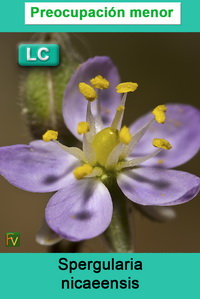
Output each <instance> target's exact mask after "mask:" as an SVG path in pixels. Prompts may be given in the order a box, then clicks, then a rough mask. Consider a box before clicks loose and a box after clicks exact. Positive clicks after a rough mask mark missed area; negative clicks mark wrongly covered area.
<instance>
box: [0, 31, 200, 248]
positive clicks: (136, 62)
mask: <svg viewBox="0 0 200 299" xmlns="http://www.w3.org/2000/svg"><path fill="white" fill-rule="evenodd" d="M31 36H32V34H31V33H30V34H29V33H1V34H0V44H1V47H0V65H1V68H0V95H1V100H0V128H1V129H0V133H1V144H0V145H1V146H4V145H11V144H17V143H28V142H29V141H30V140H31V139H32V138H31V136H30V134H29V132H28V129H27V128H26V126H25V122H24V120H23V117H22V116H21V108H20V105H19V102H20V99H19V83H20V76H21V71H22V67H20V66H18V64H17V46H18V44H19V43H22V42H29V39H30V37H31ZM69 36H71V38H72V41H73V42H74V44H75V45H76V48H77V49H78V51H79V52H80V53H81V54H82V55H83V56H84V57H85V58H86V59H87V58H89V57H91V56H95V55H108V56H110V57H111V58H112V60H113V62H114V63H115V64H116V65H117V67H118V68H119V71H120V74H121V78H122V81H134V82H137V83H138V84H139V88H138V91H137V93H135V94H133V95H130V96H129V97H128V103H127V109H126V114H125V121H126V124H127V125H128V124H130V123H131V122H132V121H133V120H134V119H136V118H137V117H139V116H140V115H143V114H144V113H146V112H148V111H149V110H152V108H154V107H155V106H156V105H158V104H163V103H187V104H191V105H194V106H196V107H198V108H200V80H199V79H200V58H199V53H200V34H199V33H80V34H69ZM199 162H200V155H199V154H198V155H197V156H196V157H195V158H193V159H192V160H191V161H190V162H188V163H186V164H185V165H183V166H182V167H179V169H181V170H184V171H188V172H191V173H193V174H196V175H198V176H200V168H199ZM0 190H1V201H0V252H46V251H47V250H48V248H47V247H44V246H40V245H38V244H36V242H35V234H36V232H37V230H38V229H39V227H40V224H41V222H42V220H43V213H44V208H45V205H46V203H47V201H48V199H49V197H50V194H33V193H28V192H25V191H22V190H20V189H18V188H15V187H13V186H11V185H10V184H9V183H8V182H6V181H5V180H4V179H3V178H1V179H0ZM175 210H176V212H177V219H176V220H173V221H171V222H167V223H157V222H153V221H151V220H149V219H147V218H146V217H144V216H143V215H142V214H141V213H139V212H138V211H136V212H135V213H134V215H133V216H134V243H135V251H136V252H200V234H199V230H200V216H199V215H200V196H197V197H196V198H195V199H194V200H192V201H191V202H189V203H186V204H184V205H180V206H176V207H175ZM12 231H14V232H20V233H21V246H20V247H19V248H11V247H9V248H7V247H5V241H4V239H5V233H6V232H12ZM79 251H80V252H106V248H105V247H104V243H103V242H102V240H101V238H100V237H98V238H95V239H93V240H88V241H85V242H84V243H83V245H82V246H81V248H80V249H79Z"/></svg>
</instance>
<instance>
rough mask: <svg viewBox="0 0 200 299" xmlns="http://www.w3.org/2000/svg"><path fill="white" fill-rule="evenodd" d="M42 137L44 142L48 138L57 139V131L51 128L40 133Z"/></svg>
mask: <svg viewBox="0 0 200 299" xmlns="http://www.w3.org/2000/svg"><path fill="white" fill-rule="evenodd" d="M42 139H43V140H44V141H46V142H48V141H50V140H56V139H58V132H57V131H53V130H48V131H46V133H45V134H44V135H42Z"/></svg>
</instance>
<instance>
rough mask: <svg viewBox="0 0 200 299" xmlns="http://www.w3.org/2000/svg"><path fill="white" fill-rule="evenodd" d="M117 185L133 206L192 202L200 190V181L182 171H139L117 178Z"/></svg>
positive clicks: (145, 169) (151, 169)
mask: <svg viewBox="0 0 200 299" xmlns="http://www.w3.org/2000/svg"><path fill="white" fill-rule="evenodd" d="M118 185H119V187H120V188H121V190H122V192H123V193H124V194H125V195H126V196H127V197H128V198H129V199H130V200H132V201H133V202H136V203H138V204H141V205H155V206H170V205H178V204H182V203H184V202H187V201H189V200H191V199H192V198H194V197H195V196H196V195H197V193H198V192H199V189H200V178H198V177H197V176H195V175H192V174H189V173H187V172H183V171H176V170H169V169H159V168H150V167H141V168H136V169H134V170H131V171H126V172H124V173H122V174H120V175H119V177H118Z"/></svg>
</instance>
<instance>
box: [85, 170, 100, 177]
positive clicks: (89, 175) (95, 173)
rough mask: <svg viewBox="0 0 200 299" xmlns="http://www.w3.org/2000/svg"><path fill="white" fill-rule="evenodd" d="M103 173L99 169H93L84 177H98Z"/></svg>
mask: <svg viewBox="0 0 200 299" xmlns="http://www.w3.org/2000/svg"><path fill="white" fill-rule="evenodd" d="M102 174H103V171H102V169H101V168H100V167H95V168H93V170H92V172H91V173H90V174H88V175H87V176H85V178H93V177H100V176H102Z"/></svg>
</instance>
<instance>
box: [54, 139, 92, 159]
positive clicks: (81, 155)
mask: <svg viewBox="0 0 200 299" xmlns="http://www.w3.org/2000/svg"><path fill="white" fill-rule="evenodd" d="M53 142H55V143H56V144H58V145H59V146H60V147H61V148H62V149H63V150H64V151H65V152H67V153H69V154H70V155H72V156H74V157H75V158H77V159H78V160H80V161H82V162H86V158H85V155H84V152H83V151H82V150H81V149H80V148H78V147H68V146H66V145H63V144H62V143H60V142H59V141H58V140H53Z"/></svg>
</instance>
